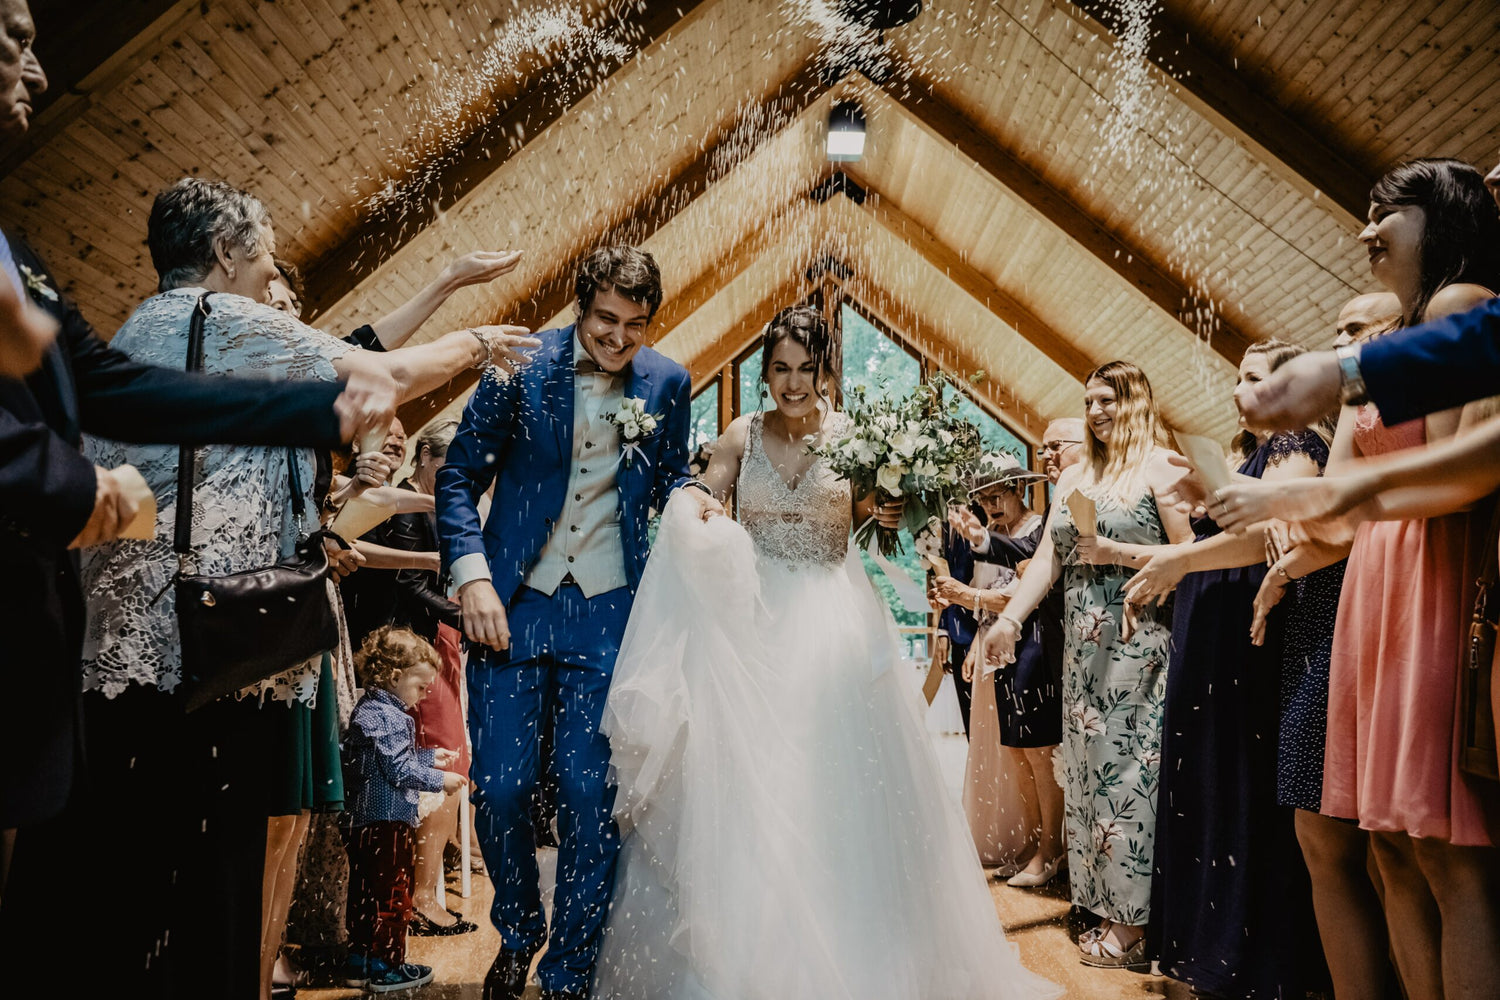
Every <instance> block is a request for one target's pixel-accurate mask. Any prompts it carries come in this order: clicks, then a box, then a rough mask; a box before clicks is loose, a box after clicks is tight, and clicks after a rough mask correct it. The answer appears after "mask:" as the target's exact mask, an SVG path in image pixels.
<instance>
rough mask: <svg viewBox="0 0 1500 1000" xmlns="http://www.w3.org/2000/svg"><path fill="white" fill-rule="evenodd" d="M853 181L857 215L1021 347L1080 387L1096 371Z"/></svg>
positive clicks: (891, 204) (1013, 301)
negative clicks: (858, 192)
mask: <svg viewBox="0 0 1500 1000" xmlns="http://www.w3.org/2000/svg"><path fill="white" fill-rule="evenodd" d="M855 177H856V179H858V180H859V182H860V183H861V184H862V185H863V186H864V187H865V188H866V189H867V190H868V191H869V192H870V193H871V194H872V195H874V197H872V198H867V199H866V200H865V202H864V204H863V205H862V206H860V207H861V208H862V210H863V211H865V212H867V213H868V214H869V215H870V217H871V218H872V219H874V220H875V221H876V222H878V223H879V224H880V225H881V227H882V228H884V229H886V230H887V231H888V232H890V233H891V235H893V236H895V237H896V238H897V239H898V240H900V241H901V242H903V243H905V244H906V245H907V246H908V247H910V248H911V249H912V250H914V251H916V253H917V254H918V256H920V257H921V258H922V259H923V260H925V261H927V263H929V264H931V265H932V266H933V267H934V268H936V269H937V270H939V271H941V272H942V273H943V274H945V275H947V276H948V278H949V280H951V281H952V282H953V283H954V284H956V285H958V287H960V288H962V289H963V290H964V291H965V292H967V293H968V294H969V296H970V297H971V298H973V299H974V300H975V301H976V302H979V303H980V304H981V305H983V306H984V307H985V308H986V309H988V310H989V311H990V313H991V314H993V315H994V317H995V318H996V319H998V320H1000V322H1002V323H1004V324H1005V325H1006V326H1008V327H1010V328H1011V329H1012V330H1015V331H1016V333H1018V334H1020V335H1021V337H1022V338H1023V339H1025V340H1026V342H1027V343H1029V344H1031V346H1032V347H1035V348H1036V349H1037V350H1039V351H1041V352H1042V353H1043V354H1045V355H1047V357H1049V358H1051V359H1052V360H1053V361H1055V362H1057V365H1058V367H1060V368H1062V369H1063V371H1065V372H1067V373H1068V374H1069V375H1071V376H1073V378H1075V379H1077V380H1078V381H1080V382H1082V381H1083V380H1084V378H1085V376H1087V375H1088V373H1089V372H1091V371H1093V370H1094V369H1095V368H1096V367H1098V363H1097V362H1096V361H1095V360H1094V359H1093V358H1090V357H1089V356H1088V355H1087V354H1085V353H1084V352H1083V351H1081V350H1079V349H1078V348H1077V347H1076V346H1074V344H1073V342H1072V341H1071V340H1069V339H1068V338H1067V337H1065V336H1063V335H1062V334H1061V333H1059V332H1058V331H1057V330H1056V329H1054V328H1053V327H1052V326H1051V325H1049V324H1048V323H1047V322H1045V321H1044V320H1042V319H1041V318H1039V317H1038V316H1037V315H1036V314H1035V313H1033V312H1032V311H1031V310H1030V309H1027V308H1026V307H1025V306H1024V305H1022V304H1021V303H1020V302H1018V301H1016V299H1014V298H1012V297H1011V296H1010V295H1009V294H1007V293H1006V292H1004V291H1002V290H1001V289H1000V288H999V287H997V286H996V285H995V283H994V282H992V281H991V280H990V279H989V278H987V277H985V276H984V275H983V274H981V273H980V272H979V270H978V269H977V268H975V267H974V266H973V265H972V264H970V263H969V262H968V261H967V260H965V259H964V258H963V256H962V255H961V254H959V253H958V252H957V251H955V250H953V249H952V248H951V247H949V246H948V245H947V244H946V243H944V242H943V241H942V240H940V239H938V238H937V237H936V236H934V235H932V233H930V232H928V231H927V229H925V228H924V227H923V226H922V224H921V223H919V222H917V220H915V219H913V218H912V217H911V216H909V215H907V214H906V213H905V212H903V211H902V210H901V208H900V207H899V206H898V205H897V204H896V203H895V202H894V201H892V200H891V199H890V198H888V197H886V195H885V194H884V193H883V192H882V191H880V190H879V189H878V188H876V187H874V186H872V185H871V184H869V183H867V182H866V181H865V180H864V179H863V178H861V177H860V176H859V175H858V174H857V173H856V174H855ZM851 202H852V199H851Z"/></svg>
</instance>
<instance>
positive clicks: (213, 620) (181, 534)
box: [172, 293, 339, 712]
mask: <svg viewBox="0 0 1500 1000" xmlns="http://www.w3.org/2000/svg"><path fill="white" fill-rule="evenodd" d="M208 314H209V308H208V294H207V293H205V294H204V295H202V296H201V297H199V299H198V304H197V305H196V306H195V307H194V308H193V319H192V323H191V325H190V327H189V329H188V356H187V370H188V371H190V372H192V371H200V370H201V369H202V368H203V326H204V321H205V320H206V319H207V318H208ZM195 451H196V449H194V448H192V447H190V446H187V445H184V446H183V447H182V449H181V451H179V452H178V458H177V461H178V466H177V524H176V531H175V532H174V534H173V539H172V548H173V550H174V551H175V552H176V553H177V557H178V562H179V564H180V565H179V569H178V573H177V576H176V577H175V578H174V580H173V587H174V589H175V592H176V596H177V626H178V631H179V632H180V634H181V636H182V688H183V694H184V696H185V697H186V699H187V701H186V707H187V710H188V711H189V712H191V711H193V710H194V709H198V708H202V707H203V706H204V705H206V704H208V703H209V702H211V701H213V700H215V699H217V698H222V697H224V696H225V695H229V694H233V693H234V692H236V691H238V690H240V689H241V688H243V687H245V686H247V685H250V684H255V683H258V682H260V681H263V680H265V679H266V678H267V677H271V676H274V675H275V674H278V673H280V672H281V671H283V670H286V669H288V668H290V667H294V666H296V665H297V664H299V663H302V662H305V661H307V660H310V659H312V658H313V657H315V656H318V655H320V654H322V653H323V652H325V651H327V650H330V649H332V648H333V647H334V646H336V645H338V641H339V630H338V620H337V618H335V616H334V610H333V606H332V604H331V603H330V602H329V600H328V583H327V581H328V554H327V553H326V552H325V551H324V549H323V535H324V532H323V531H314V532H313V533H312V534H310V535H308V536H307V537H306V538H303V539H301V540H300V541H299V542H298V544H297V550H296V552H294V553H293V554H292V556H291V557H290V558H288V559H284V560H282V561H281V562H279V563H276V564H275V565H273V566H266V567H263V568H261V569H250V570H245V571H244V572H241V573H231V574H229V575H227V576H200V575H198V574H194V573H188V572H186V569H185V567H186V557H187V556H188V555H189V554H191V552H192V527H193V490H194V486H195V482H196V479H197V463H196V461H195V460H194V454H195ZM287 468H288V474H289V478H290V480H291V487H292V503H294V504H299V503H301V502H302V500H303V496H302V483H301V477H300V476H299V475H298V472H297V454H296V452H295V451H294V450H292V449H290V448H288V449H287ZM299 509H300V508H299ZM300 521H301V517H300V516H299V517H298V522H299V523H300Z"/></svg>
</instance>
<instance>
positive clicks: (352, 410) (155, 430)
mask: <svg viewBox="0 0 1500 1000" xmlns="http://www.w3.org/2000/svg"><path fill="white" fill-rule="evenodd" d="M31 37H32V27H31V19H30V13H29V11H28V10H27V8H26V4H25V3H24V2H23V0H0V134H3V135H4V136H6V137H11V138H13V137H14V136H16V135H18V134H22V133H24V131H25V124H26V122H27V120H28V118H29V108H30V95H34V94H37V93H40V92H41V91H42V90H44V89H45V88H46V77H45V75H43V73H42V71H41V67H40V65H39V64H37V63H36V57H35V55H34V54H32V52H31ZM15 65H19V66H20V67H22V69H21V71H20V72H19V76H18V81H19V82H18V84H17V87H18V88H19V91H18V90H17V89H14V88H13V89H11V90H6V89H5V86H6V77H5V67H7V66H15ZM18 92H19V93H21V94H23V96H24V98H25V99H24V100H23V99H18V97H17V94H18ZM18 108H19V109H20V110H19V112H18V111H17V109H18ZM18 115H19V118H18V120H19V125H16V124H15V122H16V120H17V116H18ZM0 282H4V283H6V284H7V285H8V286H10V288H12V289H14V290H15V292H16V293H17V294H18V295H20V296H24V297H28V298H29V299H30V300H31V301H32V302H33V303H35V305H36V306H37V307H39V308H40V309H41V310H42V311H43V312H45V313H46V314H48V315H50V316H51V317H52V318H53V319H54V320H55V321H56V322H57V324H58V327H59V331H60V332H59V334H58V337H57V340H56V342H55V343H54V344H52V345H51V346H50V347H48V348H47V349H46V351H45V352H43V355H42V360H41V365H40V367H39V368H38V369H37V370H35V371H34V372H31V373H30V374H29V375H27V376H26V377H25V378H21V379H15V378H0V564H3V565H4V567H5V572H4V573H0V629H3V632H4V634H5V635H7V636H9V637H11V638H12V640H13V641H15V642H18V643H20V644H21V645H22V647H23V648H24V649H25V650H26V653H27V655H24V656H19V657H8V658H7V662H8V663H10V664H11V665H12V671H13V674H14V676H15V677H16V678H19V677H20V672H21V671H22V670H24V671H25V678H26V682H25V684H24V685H23V686H22V687H23V688H24V690H25V692H26V694H25V696H24V697H21V698H16V699H13V700H12V701H11V702H10V704H9V706H8V708H7V710H6V713H5V718H4V721H3V723H0V760H3V761H4V765H3V767H0V828H3V829H6V830H7V831H11V830H13V829H14V828H18V827H19V828H21V833H20V835H19V837H17V838H16V840H15V850H16V852H17V856H18V857H19V856H20V855H21V854H23V853H24V852H25V851H26V850H27V840H28V836H31V837H34V838H35V839H37V840H44V839H45V833H43V832H37V833H35V834H31V833H29V831H31V830H34V829H37V825H38V824H41V823H43V822H44V821H48V820H51V819H53V818H54V817H56V816H57V815H58V814H59V812H61V810H62V809H63V806H64V804H65V802H66V801H67V800H68V797H69V794H70V792H71V791H72V789H73V786H74V778H75V771H76V768H77V765H78V762H79V749H80V738H81V737H80V733H79V730H78V725H77V716H78V699H79V694H80V691H79V688H80V684H81V672H80V667H79V664H80V658H81V652H82V647H83V640H84V635H83V627H84V595H83V592H82V589H81V586H80V581H79V574H78V559H77V553H76V550H77V549H78V548H81V547H83V546H87V545H95V544H99V543H101V542H106V541H112V540H114V539H115V538H116V537H118V535H119V532H120V530H121V529H122V527H123V526H124V525H126V524H128V523H129V521H130V519H131V518H132V517H133V516H134V514H135V512H136V507H137V502H136V500H134V499H132V498H130V497H129V496H127V495H126V494H125V493H124V492H123V491H122V489H121V482H122V481H121V479H120V478H119V477H118V476H117V474H116V470H110V469H100V468H96V467H95V466H94V465H92V464H91V463H90V462H89V461H88V460H87V459H85V458H84V457H83V455H82V453H81V451H80V445H81V442H82V434H83V432H85V431H87V432H89V433H93V434H98V435H101V436H109V437H111V438H114V439H117V440H122V441H133V442H158V443H185V444H207V443H224V444H263V445H308V446H318V447H329V446H336V445H338V444H339V443H340V442H341V441H347V440H349V439H350V438H351V437H353V436H354V435H355V434H356V432H358V431H361V430H363V429H364V428H366V427H369V426H375V425H379V424H380V423H381V421H387V420H389V419H390V415H391V413H392V412H393V410H394V404H395V386H394V383H392V382H390V380H388V379H385V378H382V377H380V376H368V377H366V376H361V378H360V379H358V380H355V381H352V382H351V383H350V384H349V385H348V386H347V387H346V386H343V385H341V384H339V383H308V382H300V383H287V384H276V383H271V382H267V381H264V380H255V379H230V378H218V377H210V376H201V375H189V374H187V373H186V372H182V371H175V370H170V369H164V368H156V367H153V366H150V365H143V364H139V363H137V362H134V361H132V360H130V359H129V358H127V357H126V356H125V355H123V354H120V353H119V352H117V351H114V350H112V349H111V348H109V347H108V346H106V345H105V344H104V342H103V341H101V340H100V339H98V338H97V337H96V336H95V335H94V332H93V329H92V328H91V327H90V326H89V324H88V322H87V320H85V319H84V318H83V315H82V314H81V313H80V312H79V310H78V308H77V307H76V306H75V305H74V304H73V302H72V301H71V300H70V299H69V298H68V297H67V296H66V295H64V294H62V292H61V290H60V289H59V287H58V283H57V281H56V280H55V279H54V278H53V276H52V274H51V272H50V271H49V270H48V269H47V267H46V265H45V264H43V262H42V261H41V259H40V258H38V257H37V255H36V254H35V253H34V252H33V251H32V250H31V249H30V248H29V247H28V246H26V244H25V243H23V242H22V241H20V240H19V239H18V238H17V237H15V236H14V235H12V234H9V233H5V234H0ZM17 683H18V684H19V681H17ZM83 746H84V748H85V749H86V744H84V745H83ZM10 841H11V836H10V834H9V833H8V834H7V837H6V843H10ZM20 870H21V869H20V866H17V872H18V880H17V881H16V882H14V883H13V884H12V885H11V886H10V887H9V889H8V890H7V891H6V893H5V895H4V897H3V898H4V901H5V903H6V907H5V911H4V915H5V916H7V917H9V916H10V914H11V913H12V912H14V911H15V910H16V909H17V908H19V907H21V906H22V905H25V904H23V899H25V897H26V896H27V895H29V894H28V893H27V892H26V889H27V888H29V883H30V881H31V880H30V879H28V880H26V881H27V883H28V885H26V886H23V885H22V884H21V881H20V880H19V873H20ZM3 875H4V868H3V867H0V881H3ZM36 888H37V891H38V892H46V891H47V887H46V886H37V887H36ZM33 902H34V900H33ZM0 924H3V925H4V926H5V927H9V926H10V921H9V920H5V921H0Z"/></svg>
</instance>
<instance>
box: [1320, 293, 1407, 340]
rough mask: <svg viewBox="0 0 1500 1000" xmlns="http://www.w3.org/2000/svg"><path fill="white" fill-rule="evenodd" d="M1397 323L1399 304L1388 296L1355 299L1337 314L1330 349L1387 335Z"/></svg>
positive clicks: (1393, 297) (1376, 294)
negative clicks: (1334, 332)
mask: <svg viewBox="0 0 1500 1000" xmlns="http://www.w3.org/2000/svg"><path fill="white" fill-rule="evenodd" d="M1399 322H1401V300H1400V299H1398V298H1396V296H1394V295H1392V294H1391V293H1390V292H1370V293H1369V294H1367V295H1356V296H1355V297H1354V298H1352V299H1350V300H1349V301H1348V302H1346V303H1344V308H1342V309H1340V310H1339V318H1338V322H1337V323H1336V324H1335V329H1336V330H1337V332H1338V336H1336V337H1335V338H1334V341H1333V346H1334V347H1344V346H1345V345H1347V344H1353V343H1357V342H1359V341H1361V340H1364V339H1366V338H1368V337H1373V336H1375V335H1376V334H1378V333H1388V332H1389V331H1391V330H1392V329H1394V328H1395V326H1396V324H1397V323H1399Z"/></svg>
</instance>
